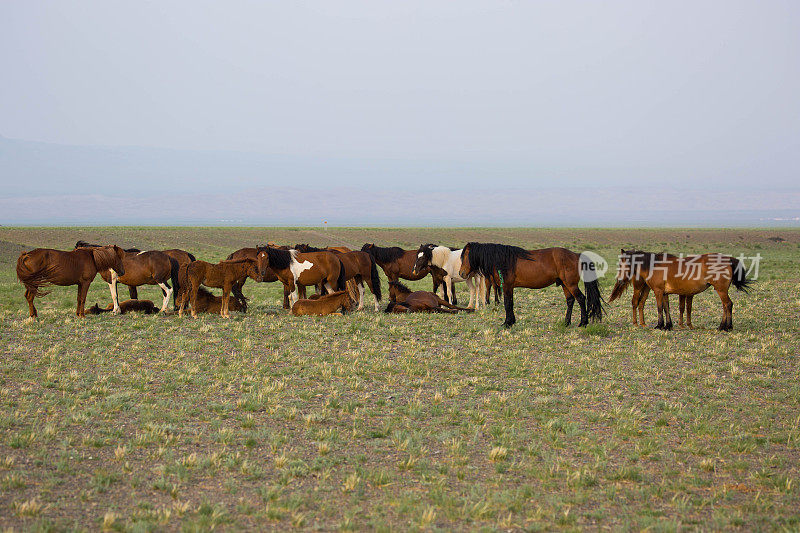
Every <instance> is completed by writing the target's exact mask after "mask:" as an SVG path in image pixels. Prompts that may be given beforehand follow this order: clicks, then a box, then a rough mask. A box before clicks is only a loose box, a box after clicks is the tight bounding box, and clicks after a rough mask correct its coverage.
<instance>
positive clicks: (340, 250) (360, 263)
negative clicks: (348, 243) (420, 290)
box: [296, 244, 382, 311]
mask: <svg viewBox="0 0 800 533" xmlns="http://www.w3.org/2000/svg"><path fill="white" fill-rule="evenodd" d="M296 250H297V251H299V252H322V251H329V252H333V253H335V254H336V255H337V256H338V257H339V260H340V261H341V262H342V265H343V266H344V272H345V274H344V279H345V281H349V280H353V281H354V282H355V283H356V286H357V287H358V293H359V296H358V309H357V310H358V311H361V310H362V309H363V308H364V292H365V291H364V283H365V282H366V284H367V287H369V290H370V292H371V293H372V296H373V297H374V298H375V311H378V310H379V309H380V301H381V298H382V294H381V278H380V276H378V267H377V264H376V263H375V259H373V257H372V256H371V255H369V254H368V253H366V252H359V251H355V252H354V251H352V250H350V249H348V248H346V247H344V246H333V247H328V248H315V247H314V246H309V245H308V244H298V245H297V247H296ZM320 292H322V291H320Z"/></svg>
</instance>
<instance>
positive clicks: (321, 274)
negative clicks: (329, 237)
mask: <svg viewBox="0 0 800 533" xmlns="http://www.w3.org/2000/svg"><path fill="white" fill-rule="evenodd" d="M257 261H258V270H259V272H266V269H268V268H269V269H271V270H272V271H273V272H274V273H275V275H276V276H278V279H280V280H281V282H282V283H283V285H284V286H285V287H286V288H287V289H288V291H289V293H290V294H289V302H290V304H292V305H294V303H295V302H296V301H297V300H299V299H300V298H299V291H300V289H301V288H303V289H305V287H307V286H309V285H310V286H315V285H317V284H322V285H323V286H324V287H325V289H327V291H328V292H329V293H332V292H334V291H338V290H345V269H344V265H342V262H341V260H340V259H339V257H338V256H337V255H336V254H335V253H333V252H326V251H323V252H307V253H303V252H298V251H297V250H281V249H278V248H273V247H272V246H265V247H260V248H259V249H258V256H257Z"/></svg>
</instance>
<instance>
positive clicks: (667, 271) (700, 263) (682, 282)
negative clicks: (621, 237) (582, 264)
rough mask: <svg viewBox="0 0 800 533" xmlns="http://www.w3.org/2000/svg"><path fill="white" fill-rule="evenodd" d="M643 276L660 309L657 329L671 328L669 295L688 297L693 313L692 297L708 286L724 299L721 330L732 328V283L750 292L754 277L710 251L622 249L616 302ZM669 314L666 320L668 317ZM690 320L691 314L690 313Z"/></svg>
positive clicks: (737, 263) (734, 261)
mask: <svg viewBox="0 0 800 533" xmlns="http://www.w3.org/2000/svg"><path fill="white" fill-rule="evenodd" d="M637 278H641V279H643V280H644V282H645V283H646V284H647V286H648V287H649V288H650V289H651V290H652V291H653V294H655V297H656V306H657V308H658V323H657V324H656V329H666V330H670V329H672V317H671V316H670V313H669V295H670V294H678V295H682V296H686V297H687V302H686V303H687V305H688V307H689V309H688V312H689V314H691V301H690V300H688V298H689V297H693V296H694V295H695V294H700V293H701V292H703V291H705V290H706V289H708V288H709V287H714V290H715V291H716V292H717V295H719V299H720V301H721V302H722V321H721V322H720V324H719V330H720V331H730V330H732V329H733V301H732V300H731V298H730V296H729V295H728V289H729V288H730V286H731V285H733V286H734V287H736V289H738V290H740V291H742V292H748V290H749V289H750V283H751V282H752V280H749V279H747V273H746V272H745V269H744V265H742V263H741V261H739V260H738V259H736V258H735V257H731V256H728V255H722V254H719V253H710V254H702V255H692V256H686V257H679V256H675V255H671V254H667V253H659V254H655V253H652V252H642V251H640V250H624V249H623V250H621V251H620V257H619V266H618V267H617V282H616V284H615V285H614V289H613V290H612V291H611V297H610V300H611V301H613V300H615V299H616V298H618V297H619V296H621V295H622V293H623V292H625V289H626V288H627V287H628V285H630V284H631V282H632V281H633V280H635V279H637ZM665 315H666V321H665V320H664V319H665ZM689 323H691V317H690V315H689Z"/></svg>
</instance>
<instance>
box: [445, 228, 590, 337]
mask: <svg viewBox="0 0 800 533" xmlns="http://www.w3.org/2000/svg"><path fill="white" fill-rule="evenodd" d="M580 260H581V259H580V255H578V254H576V253H575V252H572V251H570V250H567V249H566V248H544V249H541V250H524V249H522V248H519V247H517V246H508V245H505V244H485V243H478V242H471V243H469V244H467V245H466V246H465V247H464V249H463V250H462V252H461V269H460V274H461V277H462V278H466V277H468V276H469V275H471V274H473V273H480V274H483V275H484V276H487V277H489V276H492V277H494V276H498V277H499V279H500V283H501V285H502V287H503V303H504V305H505V309H506V320H505V322H504V323H503V326H505V327H507V328H510V327H511V326H513V325H514V323H515V322H516V321H517V319H516V316H514V289H515V288H516V287H524V288H528V289H543V288H545V287H548V286H550V285H553V284H554V283H555V284H556V285H558V286H560V287H561V289H562V290H563V291H564V297H565V298H566V300H567V314H566V316H565V317H564V323H565V324H567V325H569V324H570V323H571V322H572V307H573V305H574V304H575V301H576V300H577V301H578V305H579V306H580V309H581V321H580V323H579V324H578V325H579V326H585V325H586V324H588V323H589V319H592V320H601V319H602V318H603V299H602V297H601V296H600V289H599V288H598V283H597V280H596V279H595V280H593V281H585V280H584V282H583V284H584V286H585V288H586V296H584V294H583V293H582V292H581V290H580V288H579V287H578V282H579V281H580V280H581V265H580ZM589 267H590V268H591V269H592V270H593V268H594V265H590V266H589Z"/></svg>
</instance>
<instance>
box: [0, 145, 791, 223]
mask: <svg viewBox="0 0 800 533" xmlns="http://www.w3.org/2000/svg"><path fill="white" fill-rule="evenodd" d="M502 181H503V180H502V177H498V176H495V175H493V174H492V173H491V170H490V169H487V168H485V167H478V168H471V167H470V165H466V164H464V163H452V162H442V161H430V160H425V161H423V160H416V159H413V160H411V159H410V160H395V159H347V158H330V157H328V158H324V157H300V156H284V155H265V154H257V153H238V152H223V151H190V150H171V149H160V148H143V147H102V146H68V145H59V144H51V143H43V142H33V141H21V140H15V139H7V138H2V137H0V185H1V186H2V188H0V224H4V225H12V224H26V225H30V224H44V225H67V224H79V225H106V224H159V225H161V224H212V225H216V224H222V225H283V226H285V225H319V224H322V223H323V222H324V221H327V222H328V223H329V224H330V225H331V226H335V225H406V226H429V225H459V226H464V225H466V226H492V225H516V226H536V225H570V226H597V225H661V226H697V225H713V226H733V225H736V226H770V225H789V226H797V225H800V218H798V217H800V188H798V189H797V190H782V191H759V190H750V191H742V190H726V191H711V190H700V189H698V190H675V189H669V188H664V187H657V188H632V187H605V186H603V185H602V184H596V185H587V186H584V187H574V186H573V187H563V188H559V187H557V186H556V185H557V184H555V183H549V184H548V186H547V187H544V188H538V187H535V186H534V184H533V183H532V184H531V186H515V187H513V188H500V187H497V186H496V184H497V183H498V182H502ZM532 181H533V180H532ZM493 187H494V188H493Z"/></svg>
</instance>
